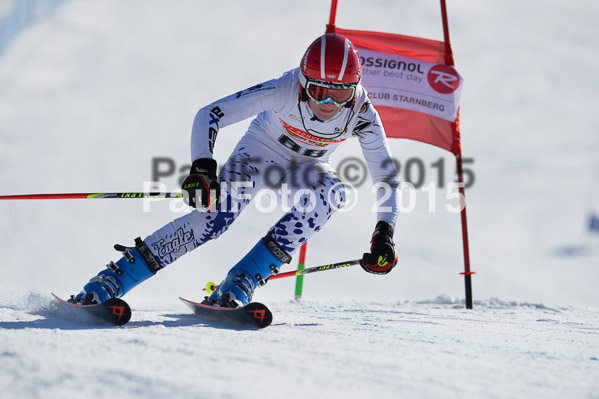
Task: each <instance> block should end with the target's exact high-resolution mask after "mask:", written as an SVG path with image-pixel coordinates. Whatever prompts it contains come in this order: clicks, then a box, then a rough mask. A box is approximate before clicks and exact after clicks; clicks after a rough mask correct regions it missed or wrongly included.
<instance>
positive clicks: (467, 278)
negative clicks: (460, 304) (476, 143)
mask: <svg viewBox="0 0 599 399" xmlns="http://www.w3.org/2000/svg"><path fill="white" fill-rule="evenodd" d="M456 162H457V169H458V184H459V190H460V201H463V202H462V203H460V208H461V211H460V215H461V219H462V246H463V249H464V272H463V273H460V274H461V275H463V276H464V285H465V289H466V309H472V275H473V274H474V272H472V271H470V250H469V246H468V221H467V219H466V194H465V190H464V171H463V167H462V154H459V155H456Z"/></svg>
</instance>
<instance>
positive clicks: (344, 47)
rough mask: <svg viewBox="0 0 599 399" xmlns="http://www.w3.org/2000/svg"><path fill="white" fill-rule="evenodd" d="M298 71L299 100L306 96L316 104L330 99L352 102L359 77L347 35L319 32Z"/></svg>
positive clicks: (345, 103) (359, 72)
mask: <svg viewBox="0 0 599 399" xmlns="http://www.w3.org/2000/svg"><path fill="white" fill-rule="evenodd" d="M300 71H301V74H300V84H301V88H300V90H301V92H302V100H306V95H307V96H308V97H309V98H311V99H312V100H314V101H316V102H318V103H321V102H327V101H331V102H333V103H335V104H337V105H339V106H341V105H349V104H350V103H351V102H352V100H353V98H354V95H355V89H356V85H357V84H358V83H359V82H360V79H361V77H362V67H361V65H360V57H359V56H358V52H357V51H356V49H355V48H354V45H353V44H352V42H351V41H349V39H348V38H346V37H345V36H342V35H340V34H337V33H327V34H325V35H322V36H320V37H319V38H318V39H316V40H315V41H314V42H313V43H312V44H311V45H310V47H308V49H307V50H306V52H305V53H304V56H303V57H302V61H301V64H300ZM310 86H312V87H313V88H314V90H310ZM307 89H308V90H307ZM327 89H329V90H327ZM306 91H307V93H306ZM332 93H335V94H332ZM327 96H328V97H327Z"/></svg>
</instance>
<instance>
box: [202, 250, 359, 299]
mask: <svg viewBox="0 0 599 399" xmlns="http://www.w3.org/2000/svg"><path fill="white" fill-rule="evenodd" d="M359 263H360V259H355V260H348V261H345V262H338V263H331V264H329V265H322V266H314V267H309V268H307V269H303V270H292V271H290V272H285V273H279V274H273V275H272V276H270V277H269V278H268V279H267V280H276V279H279V278H285V277H293V276H303V275H304V274H309V273H317V272H324V271H326V270H336V269H343V268H345V267H349V266H354V265H357V264H359ZM217 287H218V286H217V285H216V283H213V282H212V281H211V282H209V283H208V284H206V288H204V291H206V292H207V293H208V294H212V292H213V291H214V290H215V289H216V288H217Z"/></svg>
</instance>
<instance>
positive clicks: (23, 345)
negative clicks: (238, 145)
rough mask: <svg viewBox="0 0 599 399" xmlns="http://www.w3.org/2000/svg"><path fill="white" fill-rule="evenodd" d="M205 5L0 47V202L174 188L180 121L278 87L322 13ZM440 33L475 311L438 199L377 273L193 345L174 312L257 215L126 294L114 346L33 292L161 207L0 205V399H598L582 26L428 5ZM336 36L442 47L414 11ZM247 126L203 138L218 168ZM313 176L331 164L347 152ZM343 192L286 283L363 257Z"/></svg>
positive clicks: (124, 9)
mask: <svg viewBox="0 0 599 399" xmlns="http://www.w3.org/2000/svg"><path fill="white" fill-rule="evenodd" d="M221 3H222V4H221ZM221 3H219V4H218V5H214V4H212V3H210V4H208V3H204V2H197V1H193V0H180V1H178V2H177V3H176V6H173V4H174V3H170V2H163V1H158V0H152V1H141V0H131V1H128V2H119V1H117V0H103V1H99V0H70V1H67V2H65V3H64V4H63V5H62V6H61V8H59V9H57V10H56V11H55V13H54V14H52V15H49V16H47V17H46V18H44V19H39V20H38V21H37V22H36V24H34V25H32V26H29V27H28V28H27V29H26V30H23V31H22V32H20V33H19V35H18V36H16V37H15V38H14V40H13V41H12V42H11V43H9V45H8V46H7V47H6V48H5V49H4V52H3V54H2V56H1V57H0V154H1V156H0V181H1V182H2V183H3V184H2V186H1V189H0V193H1V194H13V193H34V192H40V193H45V192H103V191H131V190H141V189H142V187H143V182H144V181H148V180H150V179H151V177H152V158H153V157H169V158H172V159H173V160H174V161H175V162H176V165H177V172H176V173H175V175H174V176H172V177H168V178H164V179H162V181H163V182H164V183H165V184H167V186H168V188H169V189H176V188H177V187H178V180H179V178H180V177H181V173H183V172H180V171H179V168H182V167H184V165H185V164H186V163H188V162H189V161H190V160H189V148H188V146H189V133H190V129H191V123H192V121H193V116H194V115H195V112H196V111H197V109H198V108H200V107H201V106H203V105H205V104H207V103H209V102H210V101H212V100H214V99H216V98H220V97H222V96H225V95H227V94H230V93H233V92H236V91H238V90H240V89H242V88H245V87H248V86H251V85H254V84H256V83H259V82H261V81H264V80H267V79H270V78H272V77H274V76H278V75H280V74H281V73H282V72H283V71H285V70H288V69H291V68H293V67H295V66H296V65H297V63H298V62H299V59H300V57H301V54H302V52H303V50H304V49H305V48H306V47H307V46H308V45H309V44H310V42H311V41H312V40H313V39H314V38H315V37H317V36H318V35H319V34H321V33H322V32H323V30H324V26H325V24H326V22H327V21H328V12H329V7H330V3H329V2H327V1H317V0H308V1H301V2H296V3H288V2H277V1H272V0H257V1H252V2H235V3H234V2H221ZM0 4H1V5H2V6H1V7H0V12H5V10H7V9H9V8H10V6H9V5H7V2H6V0H5V1H3V2H1V3H0ZM448 12H449V17H450V27H451V37H452V44H453V49H454V53H455V57H456V63H457V66H458V69H459V71H460V73H461V74H462V75H463V76H464V77H465V88H464V92H463V99H462V110H461V117H462V119H461V126H462V134H463V150H464V155H465V156H466V157H471V158H473V159H474V164H473V166H472V167H473V170H474V172H475V176H476V180H475V182H474V185H473V186H472V188H470V189H469V190H467V200H468V216H469V229H470V234H471V257H472V268H473V270H474V271H475V272H477V274H476V275H475V276H474V278H473V284H474V297H475V300H476V302H475V309H473V310H472V311H466V310H464V309H463V296H464V294H463V281H462V278H461V277H460V276H459V275H458V273H459V272H460V271H461V270H462V267H463V266H462V256H461V237H460V228H459V217H458V215H456V214H453V213H451V212H448V211H446V210H445V204H446V201H445V200H444V198H445V195H446V188H444V187H443V188H439V189H437V190H436V191H435V192H434V193H435V196H436V202H435V203H436V205H437V206H436V209H435V211H434V212H431V211H429V195H430V194H429V195H427V194H426V193H425V192H422V191H418V193H417V197H416V198H417V206H416V208H415V209H414V210H413V211H412V212H406V213H404V214H403V215H402V216H401V217H400V220H399V222H398V227H397V232H396V236H395V239H396V242H397V247H398V251H399V254H400V265H399V266H398V267H397V268H396V270H394V272H393V273H392V274H390V275H389V276H386V277H382V278H381V277H380V276H370V275H366V274H365V273H364V272H362V271H361V270H360V269H359V268H349V269H345V270H340V271H331V272H326V273H319V274H317V275H312V276H309V277H307V278H306V280H305V283H306V287H305V292H304V297H305V299H304V301H302V302H300V303H296V302H289V300H290V299H291V298H292V294H293V284H294V282H293V281H292V279H283V280H278V281H273V282H271V283H270V284H269V285H268V286H267V287H266V288H264V289H262V290H260V291H259V292H258V293H257V294H256V300H259V301H261V302H264V303H267V304H268V305H269V306H271V307H272V309H273V311H274V313H275V322H274V325H273V326H272V327H269V328H268V329H267V330H264V331H260V332H242V331H230V330H223V329H216V328H208V327H206V326H204V325H202V324H198V323H197V321H196V320H195V319H193V317H192V316H190V315H189V314H188V312H187V309H186V308H185V307H184V306H183V305H182V304H181V303H180V302H179V300H178V299H177V298H178V296H183V297H187V298H190V299H199V298H201V296H202V293H201V291H200V289H201V287H203V286H204V285H205V283H206V282H207V281H210V280H216V281H218V279H220V278H222V276H223V275H224V273H225V271H226V270H227V268H228V267H229V266H230V265H232V264H234V263H235V262H236V261H237V260H239V259H240V258H241V257H242V256H243V255H244V254H245V252H246V251H247V250H249V249H250V248H251V247H252V246H253V245H254V243H255V242H256V240H257V239H258V238H259V237H260V236H261V235H263V234H264V233H265V232H266V231H267V229H268V227H269V226H270V225H272V223H274V221H276V220H277V219H278V218H279V217H280V215H281V213H273V214H266V215H264V214H261V213H260V212H258V211H257V210H256V209H248V210H246V211H245V212H244V214H243V215H242V216H241V217H240V219H239V220H238V221H236V223H235V225H234V226H233V228H231V230H230V231H228V232H227V234H226V235H224V236H223V237H221V238H220V239H219V240H218V242H213V243H208V244H206V245H205V246H204V247H203V248H202V249H201V250H198V253H194V254H190V255H188V256H186V257H184V258H183V259H181V260H180V261H178V262H177V264H176V265H172V266H171V267H169V268H167V269H165V270H163V271H161V272H160V274H159V275H158V276H157V277H156V278H153V279H151V280H149V281H148V282H147V283H145V284H143V285H142V286H140V287H139V288H138V289H136V290H135V291H134V292H132V293H131V294H130V295H128V296H127V298H126V299H127V301H128V302H129V303H130V304H131V306H132V308H133V309H134V316H133V320H132V324H131V325H130V326H128V327H125V328H116V329H115V328H106V327H104V326H89V325H88V324H86V323H84V322H82V321H69V320H68V319H65V318H64V317H62V316H61V315H59V314H56V312H54V311H53V310H52V306H51V305H50V295H49V292H51V291H54V292H56V293H58V294H60V295H63V296H67V295H68V294H70V293H74V292H75V291H77V290H79V289H80V287H81V286H82V284H83V283H84V282H85V281H87V279H89V277H91V275H93V274H95V273H96V272H97V271H98V270H99V269H100V268H102V267H103V266H104V265H105V264H106V263H107V262H108V261H109V260H114V259H116V258H117V256H118V254H116V253H115V252H114V251H113V250H112V245H113V244H115V243H117V242H118V243H122V244H130V243H132V241H133V238H134V237H136V236H146V235H148V234H149V233H151V232H152V231H154V230H155V229H156V228H158V227H159V226H161V225H162V224H164V223H166V222H168V221H169V220H171V219H172V218H173V217H176V216H178V215H179V214H180V212H181V209H183V207H182V206H181V205H180V204H179V205H176V204H174V205H173V204H172V203H168V202H166V201H164V202H159V203H153V204H151V212H144V210H143V207H142V203H141V202H140V201H138V200H130V201H129V200H128V201H125V200H123V201H100V200H98V201H91V200H72V201H41V202H2V203H0V214H1V215H3V216H2V218H1V220H2V223H1V228H0V242H1V243H2V244H1V249H2V260H3V262H2V263H1V264H0V273H1V275H2V278H1V279H0V337H1V338H0V357H1V362H0V364H1V365H2V366H1V367H0V388H1V389H2V392H3V394H2V397H3V398H4V397H8V398H11V397H14V398H17V397H18V398H23V397H31V398H36V397H40V398H42V397H74V396H75V388H76V389H77V390H81V389H83V392H82V393H83V394H84V395H94V396H99V397H108V396H111V397H112V396H113V394H114V393H115V392H118V393H119V394H120V395H121V396H122V397H124V398H134V397H159V396H160V397H164V396H165V395H171V396H173V397H260V396H267V397H270V396H272V397H274V396H280V395H281V394H283V395H285V396H290V397H306V396H307V395H311V396H316V397H358V396H364V395H367V394H368V395H372V396H374V395H378V396H383V397H396V396H399V395H401V394H405V395H409V396H412V397H423V398H424V397H463V396H465V395H471V396H472V395H476V396H479V397H510V398H511V397H523V398H524V397H532V396H543V397H556V398H557V397H560V398H561V397H564V396H566V395H569V396H571V397H587V398H592V397H599V391H598V389H597V383H596V380H597V376H599V373H598V372H599V365H598V361H597V358H598V357H599V344H598V340H597V336H598V333H599V326H598V325H597V316H598V310H597V309H598V307H599V296H597V294H596V288H595V286H596V282H597V281H598V277H599V272H598V271H597V268H596V265H597V264H598V260H599V250H598V248H599V242H598V240H597V237H593V236H590V235H589V234H588V233H587V232H586V223H587V216H588V213H589V212H590V210H591V209H593V208H594V207H596V206H597V204H598V203H599V200H598V198H599V197H598V190H597V187H598V186H597V183H598V179H599V174H598V173H597V170H599V168H598V164H597V161H596V158H597V157H596V152H597V148H598V147H599V146H598V144H599V143H598V139H597V137H598V136H597V134H596V133H595V126H597V113H596V112H595V108H596V105H597V100H596V95H597V88H598V87H599V82H598V79H599V78H598V77H597V74H596V71H595V69H596V65H599V53H597V52H596V50H595V47H596V46H595V38H596V37H597V36H598V35H597V34H598V31H599V27H598V26H597V24H596V21H597V19H598V17H599V7H597V6H596V4H595V3H594V2H591V1H587V0H580V1H578V2H576V3H575V4H566V3H563V2H561V1H557V0H553V1H540V0H532V1H528V2H517V1H515V0H508V1H502V2H492V1H490V0H485V1H478V2H474V3H473V2H468V1H465V0H452V1H449V2H448ZM0 18H1V17H0ZM337 25H338V26H340V27H344V28H355V29H366V30H379V31H386V32H396V33H402V34H408V35H415V36H422V37H427V38H432V39H441V37H442V32H441V28H440V16H439V10H438V2H437V1H433V0H427V1H418V2H416V1H408V0H402V1H391V0H388V1H378V2H371V3H369V4H368V6H365V5H364V2H359V1H357V0H340V4H339V9H338V15H337ZM248 123H249V121H246V122H242V123H239V124H237V125H235V126H232V127H229V128H227V129H225V130H223V132H221V134H220V135H219V139H218V142H217V146H216V150H215V155H216V158H217V160H218V161H219V162H224V160H225V159H226V157H227V156H228V153H229V151H230V150H231V149H232V147H233V146H234V144H235V142H236V140H238V139H239V137H241V135H242V134H243V132H244V129H245V127H246V126H247V125H248ZM391 147H392V151H393V153H394V155H395V157H396V158H398V159H399V160H401V161H402V162H406V161H407V160H408V159H410V158H413V157H417V158H419V159H422V161H423V162H424V164H425V165H426V166H427V167H426V169H425V173H426V179H427V182H429V181H434V180H435V178H436V170H435V169H433V168H432V167H430V164H431V163H433V162H436V161H438V160H439V159H440V158H441V159H443V160H444V161H445V165H446V167H445V180H446V181H447V180H451V179H453V163H452V162H453V161H452V159H451V156H450V155H448V154H446V153H444V152H443V151H441V150H439V149H436V148H433V147H430V146H426V145H424V144H420V143H414V142H406V141H402V140H396V141H393V142H392V143H391ZM336 155H337V156H336V157H335V158H334V162H333V164H334V166H335V165H339V164H340V162H341V161H342V160H343V159H346V158H347V157H350V156H356V155H358V156H359V146H358V145H357V143H356V142H349V143H347V144H346V145H344V146H343V147H342V148H341V149H340V151H338V154H336ZM403 177H405V176H402V178H403ZM367 186H368V184H366V185H364V186H362V187H360V188H359V191H358V193H359V198H360V199H359V201H358V203H357V205H356V206H355V208H354V209H353V210H352V211H351V212H346V213H340V214H338V215H335V216H334V217H333V218H332V219H331V221H330V223H329V224H328V225H327V226H326V227H325V229H323V231H322V232H321V233H320V234H319V236H318V238H317V239H316V240H313V241H312V242H310V247H309V251H308V259H307V262H308V265H310V266H311V265H318V264H323V263H330V262H336V261H340V260H343V259H348V258H357V257H359V256H360V255H361V253H362V252H363V251H365V250H366V249H367V247H368V241H369V236H370V234H371V232H372V229H373V227H374V215H373V214H372V213H371V212H370V207H371V204H372V202H371V201H372V194H371V193H370V190H369V188H368V187H367ZM223 248H226V251H223V250H222V249H223ZM296 261H297V260H296V259H295V260H294V262H296ZM434 298H436V299H434ZM489 298H491V299H489ZM493 298H501V299H493ZM330 301H332V303H329V302H330ZM77 395H78V396H79V395H80V394H79V393H78V394H77Z"/></svg>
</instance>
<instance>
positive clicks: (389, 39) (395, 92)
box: [334, 27, 463, 155]
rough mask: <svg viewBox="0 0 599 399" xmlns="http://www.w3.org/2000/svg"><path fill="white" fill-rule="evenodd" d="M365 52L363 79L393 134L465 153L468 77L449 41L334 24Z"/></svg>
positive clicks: (457, 152) (358, 48)
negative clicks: (463, 101)
mask: <svg viewBox="0 0 599 399" xmlns="http://www.w3.org/2000/svg"><path fill="white" fill-rule="evenodd" d="M334 30H335V32H337V33H339V34H341V35H343V36H345V37H347V38H348V39H349V40H351V41H352V43H353V44H354V46H355V47H356V48H357V50H358V52H359V53H360V60H361V62H362V85H363V86H364V87H365V88H366V90H367V91H368V92H369V96H370V99H371V101H372V103H373V104H374V105H375V107H376V109H377V110H378V112H379V115H380V116H381V119H382V121H383V125H384V127H385V131H386V132H387V136H388V137H394V138H405V139H411V140H417V141H421V142H424V143H428V144H432V145H434V146H437V147H440V148H443V149H445V150H447V151H450V152H452V153H453V154H455V155H460V154H461V146H460V131H459V100H460V95H461V89H462V85H463V79H462V77H461V76H460V75H459V74H458V73H457V71H456V70H455V69H454V68H453V65H452V64H453V57H452V55H451V53H450V52H449V53H448V51H451V50H448V48H447V46H446V45H445V43H444V42H438V41H434V40H427V39H421V38H417V37H410V36H402V35H395V34H389V33H379V32H367V31H358V30H346V29H339V28H337V27H335V28H334Z"/></svg>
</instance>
